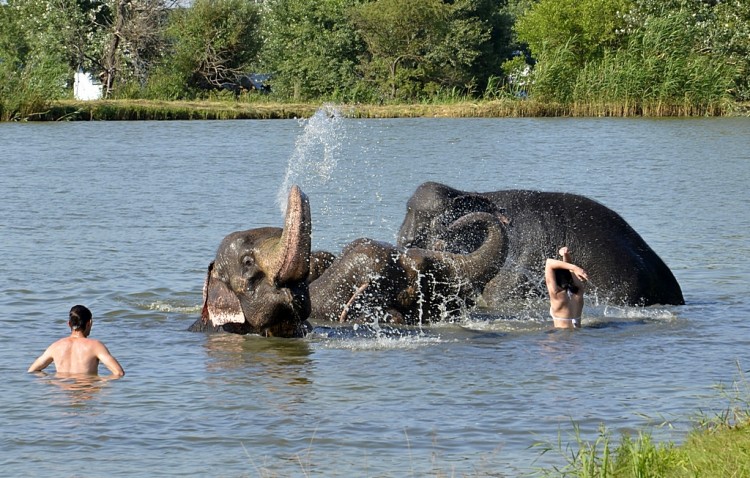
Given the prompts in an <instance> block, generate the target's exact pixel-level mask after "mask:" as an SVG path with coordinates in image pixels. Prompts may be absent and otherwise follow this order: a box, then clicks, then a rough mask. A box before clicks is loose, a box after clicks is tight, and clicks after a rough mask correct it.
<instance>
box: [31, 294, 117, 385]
mask: <svg viewBox="0 0 750 478" xmlns="http://www.w3.org/2000/svg"><path fill="white" fill-rule="evenodd" d="M68 325H69V326H70V337H65V338H64V339H60V340H58V341H57V342H55V343H53V344H52V345H50V346H49V347H48V348H47V350H45V351H44V353H43V354H42V355H40V356H39V358H38V359H36V360H35V361H34V363H33V364H31V367H29V372H39V371H41V370H44V368H45V367H47V366H48V365H49V364H51V363H52V362H55V370H56V371H57V373H64V374H86V375H97V374H98V371H99V362H100V361H101V363H103V364H104V365H105V366H106V367H107V368H108V369H109V371H110V372H112V375H113V376H118V377H121V376H123V375H125V371H123V369H122V367H121V366H120V363H119V362H118V361H117V359H115V358H114V357H113V356H112V354H110V353H109V350H107V347H106V346H105V345H104V344H103V343H101V342H99V341H98V340H95V339H89V338H88V336H89V334H90V333H91V311H90V310H89V309H88V308H86V307H84V306H82V305H75V306H73V308H71V309H70V320H69V321H68Z"/></svg>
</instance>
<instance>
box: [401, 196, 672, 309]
mask: <svg viewBox="0 0 750 478" xmlns="http://www.w3.org/2000/svg"><path fill="white" fill-rule="evenodd" d="M475 212H485V213H489V214H493V215H495V216H496V217H498V218H499V220H500V221H501V222H503V223H504V224H505V226H506V234H507V240H508V246H507V247H508V251H507V254H506V259H505V262H504V264H503V265H502V267H501V268H500V271H499V272H498V273H497V274H496V275H495V277H493V278H492V279H491V280H490V281H489V282H488V283H487V284H486V285H485V287H484V291H483V294H482V303H481V305H483V306H486V307H488V308H499V307H501V306H502V305H503V304H506V303H508V302H512V301H517V300H526V299H529V298H534V297H541V296H544V295H545V294H546V288H545V287H544V263H545V260H546V258H548V257H555V253H556V251H557V250H558V248H559V247H561V246H568V247H569V248H570V250H571V251H572V252H573V257H574V260H575V262H576V263H577V264H578V265H579V266H581V267H582V268H584V269H585V270H586V271H588V275H589V278H590V281H589V290H590V291H593V292H594V293H595V294H596V295H597V296H598V297H599V298H601V299H603V300H605V301H607V302H608V303H613V304H621V305H630V306H649V305H655V304H664V305H682V304H684V303H685V300H684V298H683V295H682V290H681V288H680V285H679V284H678V282H677V280H676V279H675V277H674V275H673V274H672V271H671V270H670V269H669V268H668V267H667V265H666V264H665V263H664V262H663V261H662V259H661V258H660V257H659V256H658V255H657V254H656V252H654V251H653V250H652V249H651V247H649V245H648V244H646V242H645V241H644V240H643V238H641V236H640V235H639V234H638V233H637V232H636V231H635V230H634V229H633V228H632V227H631V226H630V225H629V224H628V223H627V222H626V221H625V220H624V219H623V218H622V217H621V216H620V215H619V214H617V213H616V212H615V211H613V210H611V209H609V208H607V207H606V206H604V205H603V204H601V203H599V202H597V201H595V200H592V199H589V198H587V197H584V196H581V195H577V194H571V193H564V192H543V191H536V190H500V191H494V192H484V193H476V192H467V191H460V190H458V189H454V188H452V187H450V186H447V185H444V184H440V183H437V182H426V183H423V184H421V185H420V186H418V187H417V189H416V190H415V192H414V194H413V195H412V196H411V197H410V198H409V200H408V202H407V211H406V216H405V218H404V221H403V223H402V224H401V227H400V229H399V232H398V236H397V239H396V243H397V245H398V246H400V247H406V248H419V249H424V248H427V249H436V250H446V251H449V252H453V253H463V254H465V253H467V252H468V251H470V250H472V249H474V248H476V247H477V244H476V243H475V241H473V239H472V237H471V236H467V235H455V234H454V235H452V236H449V235H446V225H447V224H450V223H452V222H454V221H455V220H456V219H457V218H458V217H461V216H462V215H465V214H469V213H475Z"/></svg>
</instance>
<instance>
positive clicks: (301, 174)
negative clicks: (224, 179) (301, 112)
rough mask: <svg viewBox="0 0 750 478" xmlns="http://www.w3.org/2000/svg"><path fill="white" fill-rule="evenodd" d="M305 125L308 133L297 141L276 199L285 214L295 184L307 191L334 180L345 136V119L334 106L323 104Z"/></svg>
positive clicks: (305, 121) (304, 133) (305, 132)
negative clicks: (289, 194)
mask: <svg viewBox="0 0 750 478" xmlns="http://www.w3.org/2000/svg"><path fill="white" fill-rule="evenodd" d="M302 123H303V124H304V132H303V133H302V135H301V136H300V137H299V138H298V139H297V141H296V142H295V148H294V153H293V154H292V156H291V157H290V158H289V162H288V164H287V168H286V174H285V175H284V181H283V182H282V184H281V187H280V188H279V191H278V193H277V196H276V202H277V204H278V205H279V208H280V209H281V213H282V214H284V212H285V211H286V203H287V196H288V192H289V189H290V188H291V187H292V185H294V184H297V185H299V186H300V187H301V188H302V190H303V191H306V190H307V189H309V188H311V187H315V186H321V185H325V184H328V183H329V182H330V181H331V180H332V178H333V174H334V171H335V170H336V166H337V164H338V160H339V154H338V153H339V151H340V149H341V145H342V144H343V140H344V137H345V130H344V123H343V116H342V115H341V112H340V111H339V110H338V109H337V108H336V107H335V106H334V105H331V104H325V105H323V106H322V107H321V108H320V109H319V110H318V111H316V112H315V114H314V115H313V116H312V117H311V118H309V119H307V120H303V121H302Z"/></svg>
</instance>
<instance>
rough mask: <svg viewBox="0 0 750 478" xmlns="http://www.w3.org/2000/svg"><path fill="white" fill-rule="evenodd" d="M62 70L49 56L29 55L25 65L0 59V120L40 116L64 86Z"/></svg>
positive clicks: (12, 60)
mask: <svg viewBox="0 0 750 478" xmlns="http://www.w3.org/2000/svg"><path fill="white" fill-rule="evenodd" d="M64 78H65V76H64V72H61V70H60V68H59V67H58V65H57V64H56V63H55V62H52V61H50V60H49V58H44V57H42V58H29V59H28V60H27V63H26V64H25V65H21V64H20V62H18V61H14V58H12V57H8V58H7V59H4V60H3V61H0V121H21V120H27V119H39V118H40V117H42V116H43V115H44V114H45V113H46V111H47V109H48V107H49V105H50V103H51V99H52V98H56V97H58V96H59V95H60V94H61V92H62V90H63V88H64V86H65V80H64Z"/></svg>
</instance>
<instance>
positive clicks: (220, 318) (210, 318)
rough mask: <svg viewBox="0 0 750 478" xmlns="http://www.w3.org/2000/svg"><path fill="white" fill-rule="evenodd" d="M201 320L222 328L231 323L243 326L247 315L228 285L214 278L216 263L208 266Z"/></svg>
mask: <svg viewBox="0 0 750 478" xmlns="http://www.w3.org/2000/svg"><path fill="white" fill-rule="evenodd" d="M201 319H203V323H204V324H205V325H210V326H212V327H221V326H222V325H224V324H226V323H230V322H234V323H238V324H242V323H244V322H245V315H244V314H243V313H242V307H241V306H240V301H239V299H238V298H237V296H236V295H235V294H234V292H232V291H231V290H230V289H229V287H227V285H226V284H225V283H224V282H222V281H220V280H218V279H217V278H216V277H214V263H213V262H211V263H210V264H209V265H208V271H207V272H206V280H205V281H204V282H203V307H202V310H201Z"/></svg>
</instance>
